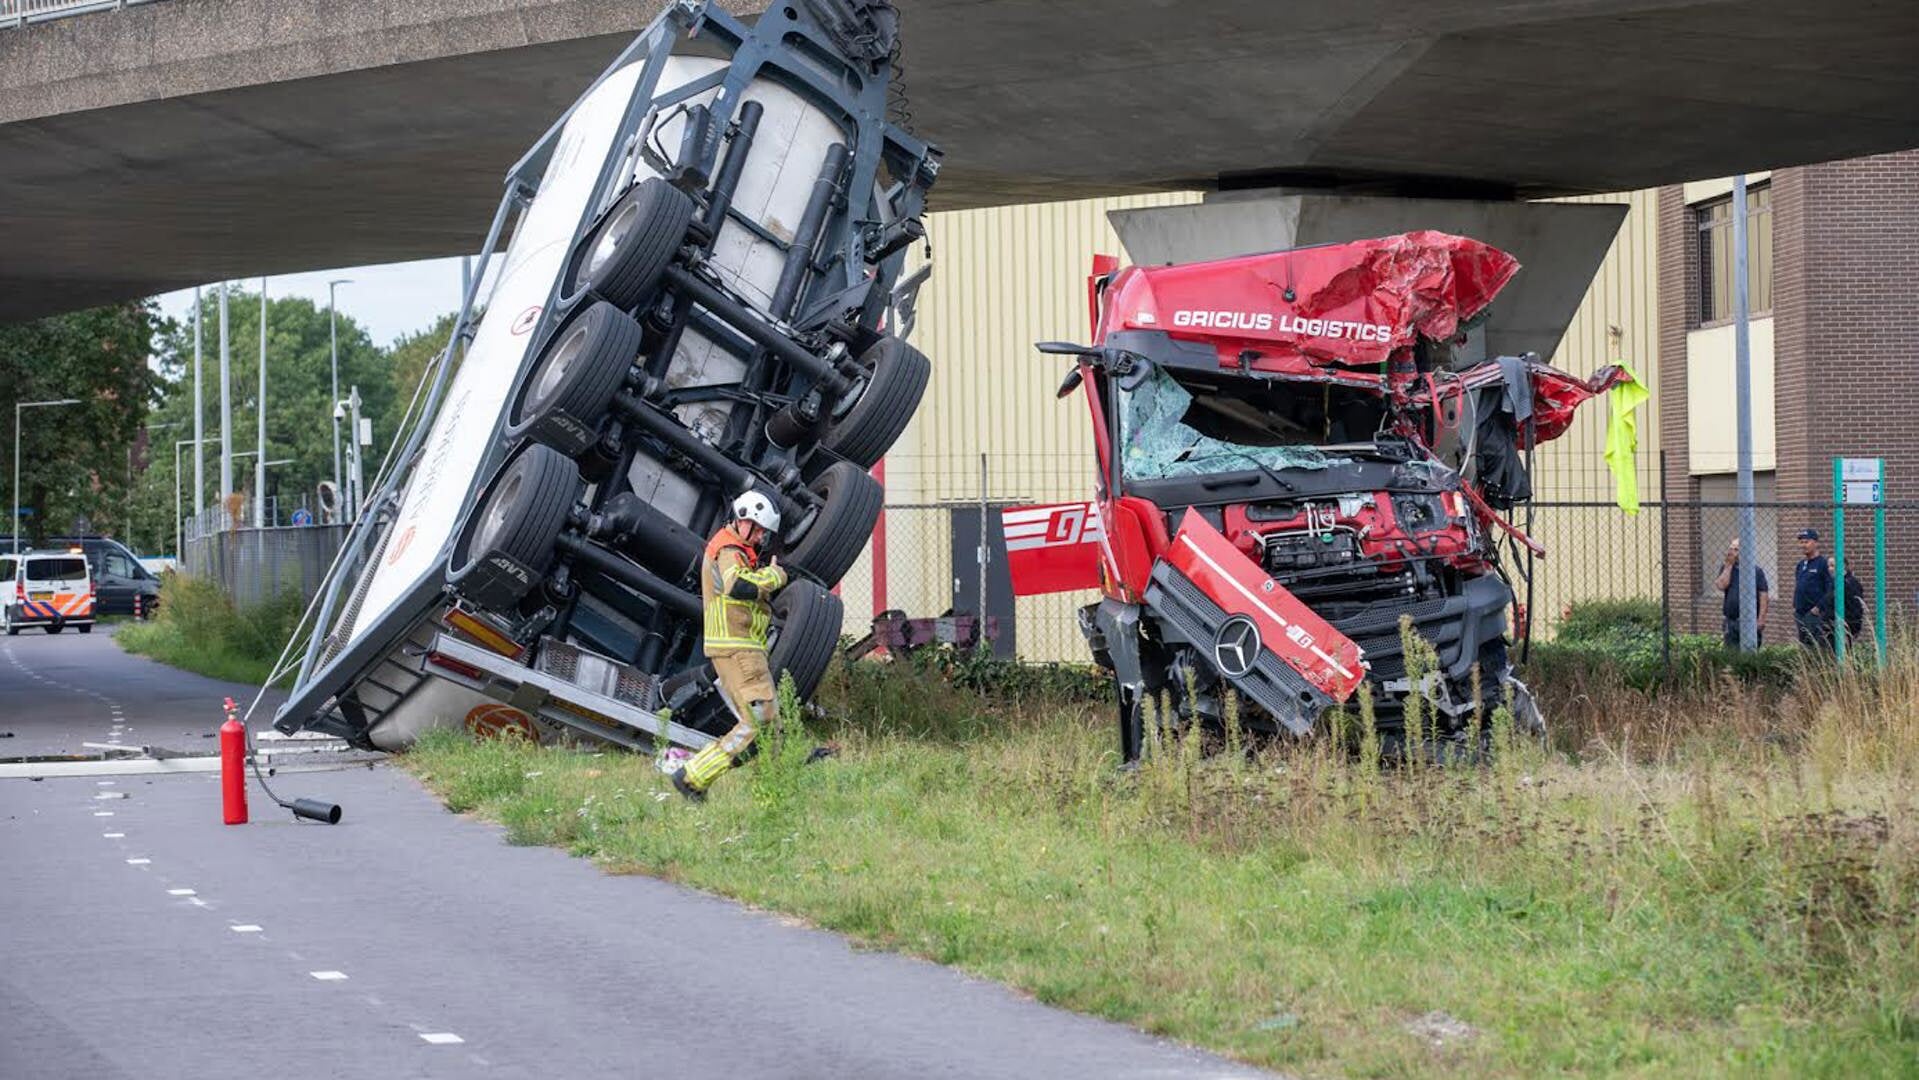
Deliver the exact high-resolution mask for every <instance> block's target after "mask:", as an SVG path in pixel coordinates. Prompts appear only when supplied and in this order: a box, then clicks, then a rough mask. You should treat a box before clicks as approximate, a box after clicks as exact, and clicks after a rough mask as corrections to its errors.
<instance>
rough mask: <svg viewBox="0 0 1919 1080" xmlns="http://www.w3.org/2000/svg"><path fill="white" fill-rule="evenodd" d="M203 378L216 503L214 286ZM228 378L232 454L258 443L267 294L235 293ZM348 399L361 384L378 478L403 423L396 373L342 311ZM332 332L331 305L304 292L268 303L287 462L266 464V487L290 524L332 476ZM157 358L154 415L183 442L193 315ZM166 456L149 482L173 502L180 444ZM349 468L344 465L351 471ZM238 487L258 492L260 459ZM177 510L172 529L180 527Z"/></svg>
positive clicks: (279, 434)
mask: <svg viewBox="0 0 1919 1080" xmlns="http://www.w3.org/2000/svg"><path fill="white" fill-rule="evenodd" d="M200 309H201V319H202V327H201V377H202V378H203V379H205V380H206V385H205V387H204V388H203V389H202V391H201V394H202V398H203V402H204V403H203V406H202V407H203V409H204V410H205V418H204V421H203V423H204V433H205V438H206V445H205V446H204V447H203V448H202V449H203V452H204V453H205V454H206V485H207V487H206V492H205V499H206V503H207V505H213V504H214V503H215V502H216V501H217V500H218V497H219V495H218V491H219V483H220V467H219V460H220V457H219V454H220V345H219V325H220V301H219V295H218V293H217V292H216V291H214V290H208V291H207V293H206V294H205V295H203V296H202V297H201V302H200ZM227 326H228V343H229V344H228V349H229V356H230V363H229V382H230V387H231V395H232V401H233V404H232V412H233V434H232V449H233V452H234V453H236V454H238V453H246V452H249V451H252V450H253V449H254V448H255V445H256V443H257V440H258V429H257V427H256V424H257V422H258V417H259V411H258V408H259V405H258V399H259V388H260V294H259V293H256V292H248V291H246V290H245V289H234V290H232V291H231V292H229V294H228V299H227ZM339 332H340V395H341V396H342V397H345V396H346V395H347V394H348V392H349V391H350V390H351V388H353V387H355V386H357V387H359V390H360V398H361V415H362V416H364V417H366V418H367V419H370V420H372V421H373V445H372V446H370V447H367V448H366V454H367V456H366V470H365V471H366V476H367V480H368V481H369V482H371V481H372V479H373V474H374V473H375V472H376V471H377V469H378V466H379V462H380V461H381V459H382V458H383V457H384V456H385V454H386V449H387V446H388V444H389V443H390V442H391V440H392V438H393V425H394V423H395V422H396V421H398V419H399V409H400V408H404V402H402V403H401V404H400V405H399V406H398V407H396V405H395V401H394V396H395V395H394V385H395V383H394V379H393V369H392V364H391V362H390V359H389V357H388V356H387V355H386V353H385V351H384V350H382V349H380V348H379V347H377V346H375V345H374V344H373V342H372V340H371V339H370V338H369V337H368V335H367V332H366V330H365V328H363V327H361V326H360V325H359V323H357V322H355V321H354V320H353V319H352V318H351V317H349V316H347V315H344V314H342V315H341V316H340V317H339ZM331 340H332V339H331V337H330V336H329V325H328V318H327V310H326V308H325V307H324V306H316V305H315V304H314V303H313V301H311V300H308V299H306V298H305V297H282V298H279V299H274V298H272V297H271V296H270V295H269V298H268V301H267V417H266V419H267V460H268V461H280V460H288V463H287V464H284V465H275V466H272V467H270V468H269V469H268V470H267V488H266V493H267V495H268V496H269V497H271V498H272V499H273V500H274V503H275V510H276V512H277V515H278V517H279V518H280V520H281V521H282V522H284V521H285V520H286V519H287V517H288V516H290V515H291V513H292V511H293V510H294V509H296V508H298V507H300V506H308V507H311V506H312V505H313V491H314V488H315V486H316V485H318V484H319V482H320V481H321V480H330V479H332V478H333V430H334V427H333V424H334V421H333V394H332V376H331V362H332V352H331ZM156 360H157V363H158V367H159V372H160V376H161V379H162V383H163V392H162V397H161V403H160V405H159V406H158V407H157V408H156V410H155V417H154V420H155V422H156V424H159V423H175V424H178V425H180V426H179V427H177V428H171V429H168V430H169V432H170V433H174V437H175V438H182V439H185V438H192V432H193V381H192V370H193V320H192V317H191V315H189V316H188V317H187V318H186V319H183V320H180V321H178V322H170V323H169V324H168V326H167V327H166V329H165V331H164V332H163V333H162V334H161V340H160V346H159V348H158V350H157V351H156ZM340 433H341V434H340V438H341V446H342V448H343V449H344V448H345V447H346V445H347V441H348V440H349V439H350V438H351V432H349V431H348V430H347V425H345V424H342V425H341V428H340ZM167 451H168V453H167V455H166V459H165V461H164V462H163V461H161V460H159V459H158V458H156V459H155V460H154V461H153V465H154V468H153V469H151V470H149V473H150V474H158V475H150V476H149V477H148V486H150V487H153V488H155V489H156V498H157V496H158V493H159V492H160V491H161V490H163V491H164V494H165V497H166V498H167V499H171V498H172V488H173V473H172V469H173V461H172V442H171V440H169V441H168V443H167ZM191 452H192V447H188V448H187V454H186V455H184V456H183V457H182V460H181V469H182V471H183V473H185V477H184V479H185V483H184V486H183V488H182V491H183V495H182V501H183V502H184V503H186V505H187V512H188V513H191V508H192V503H193V497H192V487H193V481H192V469H193V459H192V456H191ZM345 468H346V466H345V464H344V462H343V464H342V470H343V471H344V469H345ZM233 488H234V490H235V491H241V492H246V493H249V494H251V493H252V491H253V488H254V469H253V458H252V457H250V456H249V457H244V458H239V459H236V460H235V461H234V463H233ZM171 527H172V525H171V513H169V514H168V524H167V528H168V529H171Z"/></svg>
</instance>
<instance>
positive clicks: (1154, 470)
mask: <svg viewBox="0 0 1919 1080" xmlns="http://www.w3.org/2000/svg"><path fill="white" fill-rule="evenodd" d="M1121 409H1122V411H1121V420H1120V423H1121V427H1120V438H1121V443H1122V445H1123V447H1124V458H1123V461H1124V466H1123V467H1124V469H1125V473H1126V475H1127V476H1128V477H1130V478H1132V479H1136V480H1160V479H1166V478H1168V477H1174V476H1200V475H1206V474H1209V473H1222V472H1236V471H1243V470H1246V469H1260V468H1266V469H1275V470H1278V469H1324V468H1326V467H1328V466H1331V465H1336V464H1340V463H1342V462H1344V461H1346V460H1348V459H1347V458H1346V457H1345V456H1344V455H1341V454H1339V453H1338V452H1337V451H1334V452H1331V453H1329V452H1328V451H1327V450H1326V449H1322V448H1330V447H1340V446H1343V445H1350V444H1353V443H1366V442H1370V441H1371V440H1372V437H1373V435H1374V433H1375V432H1377V431H1378V430H1379V427H1380V422H1381V420H1382V418H1383V416H1384V403H1383V402H1382V401H1381V399H1380V397H1379V395H1377V394H1374V393H1370V392H1368V391H1364V390H1357V389H1353V388H1350V387H1343V386H1335V385H1332V384H1330V383H1300V382H1284V381H1279V380H1271V379H1249V378H1246V377H1245V376H1241V375H1235V374H1226V375H1223V376H1220V377H1218V378H1213V377H1208V376H1200V375H1195V374H1183V375H1182V376H1175V375H1173V374H1172V373H1170V372H1169V371H1167V370H1166V369H1164V368H1157V369H1155V370H1154V371H1153V372H1152V374H1151V375H1149V376H1147V378H1146V379H1145V380H1144V381H1143V382H1141V383H1140V385H1139V386H1138V387H1137V388H1136V389H1134V390H1132V391H1130V392H1127V393H1125V394H1123V395H1122V398H1121Z"/></svg>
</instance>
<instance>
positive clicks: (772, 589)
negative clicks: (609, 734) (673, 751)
mask: <svg viewBox="0 0 1919 1080" xmlns="http://www.w3.org/2000/svg"><path fill="white" fill-rule="evenodd" d="M779 530H780V512H779V509H778V508H777V507H775V506H774V505H773V500H772V499H769V498H767V497H766V495H765V494H763V493H761V492H759V491H748V492H747V493H746V494H744V495H741V496H740V497H739V498H737V499H735V500H733V520H731V521H729V522H727V523H726V524H725V525H722V526H720V530H719V531H718V532H716V533H714V534H713V538H712V539H710V540H708V541H707V542H706V552H705V554H704V556H703V557H702V559H701V563H700V597H701V599H702V600H703V601H704V602H705V607H706V619H705V627H704V639H703V641H702V642H701V649H702V651H704V652H705V653H706V658H707V660H708V661H710V662H711V663H712V665H713V673H714V675H715V677H716V678H717V679H718V680H719V684H720V697H721V699H722V700H724V701H725V702H726V707H727V708H728V709H730V710H732V713H733V718H734V721H735V722H734V724H733V727H732V729H731V730H729V731H728V732H727V733H726V734H724V735H722V736H720V737H719V738H718V739H716V740H714V741H713V742H711V743H708V744H707V745H706V746H705V747H702V748H701V750H700V752H699V753H697V754H694V755H693V756H692V757H690V758H688V759H687V761H686V764H684V765H682V766H680V767H679V768H678V769H675V770H674V771H673V787H674V788H675V789H677V790H678V791H679V793H680V794H682V795H684V796H686V797H687V798H689V799H692V800H693V801H695V802H699V801H701V800H703V799H705V798H706V790H707V788H710V787H712V786H713V782H714V781H715V780H718V779H719V778H720V776H721V775H722V774H724V773H725V772H726V770H728V769H730V768H732V767H733V765H734V763H735V762H737V761H738V760H739V758H740V755H741V754H744V753H745V752H746V749H747V747H749V746H751V745H752V744H753V738H754V736H755V735H758V734H759V730H760V728H761V727H764V726H765V725H766V724H768V723H770V722H771V721H772V719H773V710H774V709H775V708H776V707H777V702H778V700H779V699H778V694H777V692H776V691H775V690H774V689H773V672H772V669H771V668H769V667H768V666H767V662H766V638H767V632H768V631H769V630H770V629H771V628H772V625H773V607H772V599H773V596H774V594H776V593H778V592H779V591H780V590H781V589H784V588H785V587H786V580H787V579H786V571H785V570H783V569H781V567H780V561H779V560H778V559H768V560H767V561H766V565H764V566H762V565H760V552H761V549H762V548H763V547H764V545H765V544H766V542H767V540H769V539H770V538H772V537H773V536H774V535H776V534H778V532H779Z"/></svg>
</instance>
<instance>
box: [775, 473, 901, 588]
mask: <svg viewBox="0 0 1919 1080" xmlns="http://www.w3.org/2000/svg"><path fill="white" fill-rule="evenodd" d="M809 486H810V487H811V488H812V490H813V491H814V492H815V493H816V494H818V495H819V496H820V499H821V502H822V505H821V506H820V508H819V512H818V513H817V514H815V515H813V519H812V521H810V522H808V523H807V524H806V526H805V531H804V532H802V533H800V534H799V535H798V536H797V537H794V538H793V539H792V540H790V541H789V543H788V546H787V555H786V558H785V559H784V560H783V561H784V562H785V563H786V564H787V565H788V566H789V567H791V568H792V569H795V570H798V571H799V572H801V573H803V574H805V575H806V576H807V577H810V578H812V579H813V580H815V581H818V582H820V583H821V584H823V585H827V586H831V585H833V584H835V583H837V582H838V581H839V580H840V578H841V577H843V576H845V574H846V571H847V570H848V569H849V568H851V567H852V565H853V563H854V562H855V561H856V560H858V559H859V557H860V552H861V551H864V550H865V549H866V542H867V541H868V540H869V539H871V538H872V536H873V526H874V525H875V524H876V523H877V522H878V521H879V518H880V507H881V504H882V503H884V502H885V500H886V490H885V489H884V488H882V487H881V486H880V482H879V481H878V480H875V479H873V477H872V475H871V474H869V473H868V472H867V471H866V470H865V469H863V468H861V467H860V466H858V465H855V464H853V463H852V462H850V461H836V462H834V463H833V464H832V465H829V466H827V468H826V470H825V471H824V472H822V473H820V475H819V477H818V479H816V480H814V481H813V483H812V484H810V485H809Z"/></svg>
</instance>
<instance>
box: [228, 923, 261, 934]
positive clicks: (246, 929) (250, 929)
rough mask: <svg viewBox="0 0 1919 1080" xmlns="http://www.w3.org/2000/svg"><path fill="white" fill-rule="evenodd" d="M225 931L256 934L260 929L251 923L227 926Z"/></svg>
mask: <svg viewBox="0 0 1919 1080" xmlns="http://www.w3.org/2000/svg"><path fill="white" fill-rule="evenodd" d="M227 929H229V930H231V931H233V932H234V933H236V934H257V933H259V932H260V928H259V927H257V926H255V925H253V924H252V923H241V924H240V925H239V926H229V927H227Z"/></svg>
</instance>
